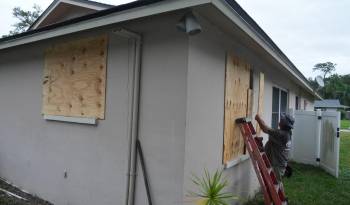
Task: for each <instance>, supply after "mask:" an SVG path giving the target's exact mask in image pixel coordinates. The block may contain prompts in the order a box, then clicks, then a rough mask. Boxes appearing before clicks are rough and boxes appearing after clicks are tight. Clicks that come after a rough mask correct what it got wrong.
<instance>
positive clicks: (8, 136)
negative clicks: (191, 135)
mask: <svg viewBox="0 0 350 205" xmlns="http://www.w3.org/2000/svg"><path fill="white" fill-rule="evenodd" d="M179 18H180V16H178V15H172V14H167V15H162V16H155V17H150V18H145V19H143V20H139V21H133V22H129V23H126V24H123V27H126V28H128V29H130V30H133V31H135V32H138V33H141V34H142V35H143V39H144V40H143V56H142V76H141V78H142V83H141V92H142V93H141V102H140V115H141V116H140V130H139V132H140V133H139V134H140V139H141V143H142V146H143V151H144V154H145V160H146V165H147V169H148V173H149V178H150V183H151V189H152V194H153V198H154V203H155V204H179V203H182V201H183V195H182V194H183V192H182V187H183V169H184V168H183V167H184V149H185V126H186V124H185V120H186V92H187V91H186V79H187V77H186V75H187V56H188V41H187V35H185V34H183V33H181V32H176V28H175V26H173V25H175V24H176V21H177V20H178V19H179ZM117 26H120V25H113V26H110V27H106V28H102V29H95V30H93V31H87V32H82V33H78V34H74V35H69V36H67V37H60V38H56V39H51V40H46V41H41V42H39V43H35V44H32V45H27V46H21V47H16V48H12V49H7V50H5V51H0V85H1V87H0V93H1V94H2V96H3V97H2V99H1V102H0V113H1V116H0V122H1V123H0V141H1V143H0V176H1V177H3V178H5V179H7V180H9V181H11V182H12V183H14V184H15V185H18V186H20V187H21V188H23V189H25V190H28V191H29V192H31V193H34V194H37V195H38V196H40V197H42V198H44V199H46V200H49V201H51V202H53V203H55V204H66V205H69V204H74V205H80V204H84V205H90V204H91V205H92V204H104V205H109V204H125V196H126V181H127V163H128V162H127V156H128V151H129V144H128V143H129V139H128V127H129V125H128V119H129V113H128V110H129V105H130V103H131V99H130V98H129V95H130V92H129V90H130V89H131V86H132V85H131V84H130V82H129V79H131V73H130V69H129V66H131V65H129V62H128V61H129V57H130V56H128V54H129V47H128V42H127V41H126V40H125V39H122V38H121V37H117V36H116V35H115V34H113V33H112V31H113V29H114V28H116V27H117ZM154 28H157V29H154ZM99 33H109V34H110V42H109V48H108V68H107V69H108V71H107V92H106V93H107V96H106V99H107V105H106V119H105V120H101V121H99V123H98V125H97V126H91V125H80V124H72V123H64V122H53V121H45V120H44V119H43V117H42V116H41V104H42V96H41V94H42V75H43V66H44V51H45V49H46V48H47V47H48V46H49V45H50V44H52V43H55V42H60V41H67V40H69V39H76V38H83V37H84V36H92V35H95V34H99ZM19 56H20V58H19ZM19 59H20V60H19ZM140 170H141V169H138V173H137V184H136V204H139V205H141V204H142V205H143V204H146V203H145V200H147V198H146V194H145V189H144V184H143V177H142V173H141V171H140ZM65 171H67V174H68V177H67V179H65V178H64V172H65Z"/></svg>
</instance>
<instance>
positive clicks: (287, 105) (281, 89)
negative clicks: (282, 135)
mask: <svg viewBox="0 0 350 205" xmlns="http://www.w3.org/2000/svg"><path fill="white" fill-rule="evenodd" d="M274 88H275V89H278V113H277V114H278V119H277V128H278V122H279V121H280V120H281V107H282V106H281V102H282V101H281V96H282V95H281V93H282V91H283V92H285V93H286V94H287V95H286V96H287V100H286V113H287V112H288V108H289V91H288V90H287V89H285V88H282V87H280V86H278V85H273V86H272V103H271V104H272V110H271V111H272V112H271V127H272V128H276V127H275V126H274V124H273V115H274V114H276V112H274V111H273V100H274V98H273V90H274Z"/></svg>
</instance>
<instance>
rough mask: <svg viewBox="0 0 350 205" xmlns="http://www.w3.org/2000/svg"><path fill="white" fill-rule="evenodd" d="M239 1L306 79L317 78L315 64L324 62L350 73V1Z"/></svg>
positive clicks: (340, 71) (340, 70)
mask: <svg viewBox="0 0 350 205" xmlns="http://www.w3.org/2000/svg"><path fill="white" fill-rule="evenodd" d="M237 1H238V3H240V5H241V6H242V7H243V8H244V9H245V10H246V11H247V12H248V13H249V15H250V16H252V18H253V19H254V20H255V21H256V22H257V23H258V24H259V25H260V26H261V27H262V28H263V29H264V31H265V32H266V33H267V34H268V35H269V36H270V37H271V38H272V40H273V41H274V42H275V43H276V44H277V45H278V46H279V47H280V48H281V50H282V51H283V52H284V53H285V54H286V55H287V56H288V57H289V59H291V60H292V61H293V63H294V64H295V65H296V66H297V67H298V68H299V69H300V70H301V72H302V73H303V74H304V75H305V76H307V77H310V76H315V75H316V73H313V72H312V67H313V65H314V64H316V63H319V62H324V61H332V62H334V63H337V64H338V66H337V72H338V73H340V74H349V73H350V68H349V67H348V65H350V57H349V55H348V53H349V49H350V38H349V36H350V27H349V26H348V25H349V23H348V19H349V15H348V8H350V1H347V0H337V1H329V0H308V1H305V0H293V1H292V0H285V1H278V0H264V1H259V0H237Z"/></svg>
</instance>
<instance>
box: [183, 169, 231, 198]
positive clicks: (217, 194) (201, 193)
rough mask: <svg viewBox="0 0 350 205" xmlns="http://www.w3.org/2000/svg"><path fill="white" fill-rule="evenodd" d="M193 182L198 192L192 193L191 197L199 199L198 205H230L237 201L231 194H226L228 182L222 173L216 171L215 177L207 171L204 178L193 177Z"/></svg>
mask: <svg viewBox="0 0 350 205" xmlns="http://www.w3.org/2000/svg"><path fill="white" fill-rule="evenodd" d="M191 180H192V182H193V183H194V184H195V185H196V187H197V188H198V190H197V191H196V192H193V191H190V192H189V196H190V197H194V198H196V199H197V200H196V203H197V205H229V204H230V201H232V200H234V199H237V197H235V196H233V195H232V194H231V193H229V192H225V190H224V189H225V188H227V186H228V182H227V180H225V179H223V177H222V171H218V170H216V171H215V173H214V175H211V174H210V173H209V172H208V170H206V169H205V170H204V176H203V177H198V176H196V175H192V179H191Z"/></svg>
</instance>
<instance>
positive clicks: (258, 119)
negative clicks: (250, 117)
mask: <svg viewBox="0 0 350 205" xmlns="http://www.w3.org/2000/svg"><path fill="white" fill-rule="evenodd" d="M255 120H256V121H257V122H258V124H259V126H260V128H261V130H262V131H263V132H264V133H267V134H268V130H269V129H271V128H270V127H268V126H267V125H266V123H265V122H264V120H263V119H262V118H261V117H260V115H255Z"/></svg>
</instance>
